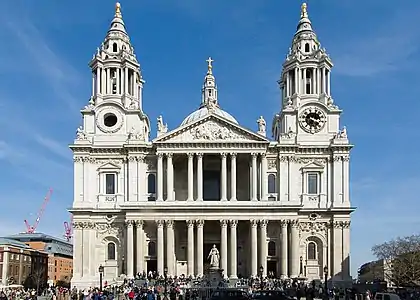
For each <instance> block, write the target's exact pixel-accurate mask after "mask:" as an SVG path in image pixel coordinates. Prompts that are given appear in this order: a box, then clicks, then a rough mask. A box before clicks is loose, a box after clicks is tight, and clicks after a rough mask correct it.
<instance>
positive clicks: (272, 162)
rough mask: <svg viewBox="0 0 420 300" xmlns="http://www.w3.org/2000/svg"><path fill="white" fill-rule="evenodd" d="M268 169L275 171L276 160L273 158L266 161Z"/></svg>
mask: <svg viewBox="0 0 420 300" xmlns="http://www.w3.org/2000/svg"><path fill="white" fill-rule="evenodd" d="M267 162H268V169H269V170H270V169H277V160H276V159H275V158H269V159H268V161H267Z"/></svg>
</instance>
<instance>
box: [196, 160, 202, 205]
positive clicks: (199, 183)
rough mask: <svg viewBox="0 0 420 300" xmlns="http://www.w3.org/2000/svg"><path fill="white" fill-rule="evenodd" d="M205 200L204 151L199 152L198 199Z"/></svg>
mask: <svg viewBox="0 0 420 300" xmlns="http://www.w3.org/2000/svg"><path fill="white" fill-rule="evenodd" d="M202 200H203V153H197V201H202Z"/></svg>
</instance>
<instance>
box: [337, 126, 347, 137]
mask: <svg viewBox="0 0 420 300" xmlns="http://www.w3.org/2000/svg"><path fill="white" fill-rule="evenodd" d="M338 137H339V138H342V139H346V138H347V128H346V126H344V127H343V130H340V132H339V133H338Z"/></svg>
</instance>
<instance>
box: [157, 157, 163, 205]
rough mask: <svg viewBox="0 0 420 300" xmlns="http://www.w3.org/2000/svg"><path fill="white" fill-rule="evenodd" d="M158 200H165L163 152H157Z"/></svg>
mask: <svg viewBox="0 0 420 300" xmlns="http://www.w3.org/2000/svg"><path fill="white" fill-rule="evenodd" d="M156 175H157V199H156V200H157V201H163V153H158V154H157V174H156Z"/></svg>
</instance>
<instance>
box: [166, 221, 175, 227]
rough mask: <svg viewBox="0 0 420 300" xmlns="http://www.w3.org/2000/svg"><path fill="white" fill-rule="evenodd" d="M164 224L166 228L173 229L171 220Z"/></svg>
mask: <svg viewBox="0 0 420 300" xmlns="http://www.w3.org/2000/svg"><path fill="white" fill-rule="evenodd" d="M165 223H166V227H167V228H172V227H174V221H173V220H166V221H165Z"/></svg>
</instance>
